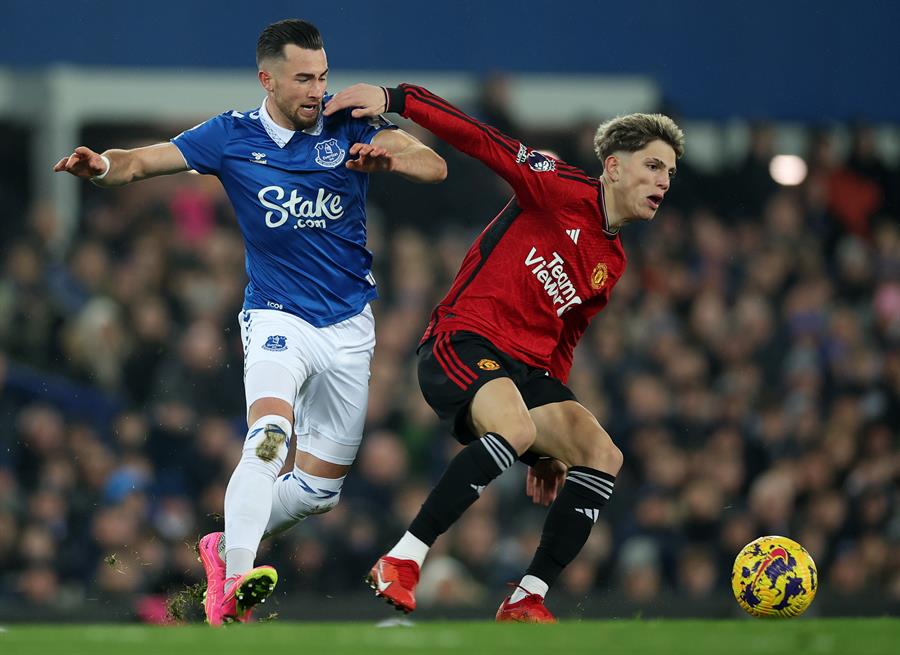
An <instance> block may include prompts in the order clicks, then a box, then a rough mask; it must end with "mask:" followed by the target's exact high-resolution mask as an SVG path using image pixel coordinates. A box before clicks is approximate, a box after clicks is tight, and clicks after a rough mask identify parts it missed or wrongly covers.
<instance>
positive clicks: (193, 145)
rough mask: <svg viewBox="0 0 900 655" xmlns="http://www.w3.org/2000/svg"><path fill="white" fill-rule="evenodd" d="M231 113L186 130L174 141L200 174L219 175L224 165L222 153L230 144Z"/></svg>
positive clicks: (189, 164)
mask: <svg viewBox="0 0 900 655" xmlns="http://www.w3.org/2000/svg"><path fill="white" fill-rule="evenodd" d="M230 113H231V112H225V113H224V114H219V115H218V116H215V117H213V118H210V119H209V120H208V121H205V122H203V123H200V124H199V125H196V126H195V127H192V128H191V129H189V130H185V131H184V132H182V133H181V134H179V135H178V136H176V137H175V138H174V139H172V143H174V144H175V145H176V146H177V147H178V149H179V150H180V151H181V154H182V155H184V160H185V161H186V162H187V164H188V166H190V167H191V168H192V169H193V170H195V171H197V172H198V173H210V174H213V175H217V174H218V173H219V169H220V167H221V163H222V153H223V152H224V150H225V145H226V144H227V143H228V137H229V132H230V126H231V118H230Z"/></svg>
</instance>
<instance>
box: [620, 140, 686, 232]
mask: <svg viewBox="0 0 900 655" xmlns="http://www.w3.org/2000/svg"><path fill="white" fill-rule="evenodd" d="M619 170H620V171H621V188H622V196H623V198H624V200H625V207H624V208H623V209H624V212H623V213H624V214H625V215H626V216H628V217H629V218H631V219H632V220H645V221H649V220H653V217H654V216H655V215H656V210H657V209H659V206H660V204H662V201H663V197H664V196H665V195H666V192H667V191H668V190H669V183H670V182H671V181H672V176H673V175H675V150H674V149H673V148H672V146H670V145H669V144H668V143H666V142H665V141H660V140H656V141H651V142H650V143H648V144H647V145H646V146H644V147H643V148H641V149H640V150H637V151H635V152H632V153H630V154H627V155H625V156H623V157H622V158H621V160H620V166H619Z"/></svg>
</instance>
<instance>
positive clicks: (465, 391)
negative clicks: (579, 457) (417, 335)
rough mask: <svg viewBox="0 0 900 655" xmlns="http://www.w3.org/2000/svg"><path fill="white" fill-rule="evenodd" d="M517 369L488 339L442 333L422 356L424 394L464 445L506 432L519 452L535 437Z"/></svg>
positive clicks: (421, 350) (420, 372)
mask: <svg viewBox="0 0 900 655" xmlns="http://www.w3.org/2000/svg"><path fill="white" fill-rule="evenodd" d="M519 366H521V365H519ZM515 368H516V363H515V362H514V361H511V360H509V359H508V358H507V357H506V356H505V355H504V354H503V353H501V352H499V351H497V349H496V348H494V346H493V345H492V344H491V343H490V342H489V341H487V340H486V339H484V338H483V337H480V336H478V335H474V334H471V333H467V332H453V333H442V334H438V335H437V336H435V337H434V338H432V339H429V340H428V341H426V342H425V343H424V344H422V346H421V347H420V348H419V352H418V378H419V387H420V388H421V390H422V395H423V396H424V397H425V401H426V402H427V403H428V404H429V405H430V406H431V408H432V409H433V410H434V411H435V413H436V414H437V415H438V416H439V417H440V418H441V419H442V420H444V421H448V422H450V423H451V425H452V430H453V436H454V437H456V439H457V440H459V441H460V442H461V443H464V444H466V443H469V442H470V441H473V440H474V439H478V438H480V437H481V436H482V435H483V434H484V433H485V432H496V433H498V434H501V435H502V436H503V437H504V438H505V439H506V440H507V441H509V442H510V443H511V444H512V445H513V446H514V447H516V448H517V449H520V448H519V446H520V444H521V443H525V444H526V445H525V447H526V448H527V443H530V440H531V439H533V438H534V426H533V425H532V424H531V419H530V418H529V417H528V412H527V410H526V409H525V405H524V404H523V402H522V397H521V395H520V394H519V392H518V390H517V389H516V385H515V383H514V381H513V376H514V375H515V374H516V370H515ZM510 369H513V370H510ZM520 450H521V449H520Z"/></svg>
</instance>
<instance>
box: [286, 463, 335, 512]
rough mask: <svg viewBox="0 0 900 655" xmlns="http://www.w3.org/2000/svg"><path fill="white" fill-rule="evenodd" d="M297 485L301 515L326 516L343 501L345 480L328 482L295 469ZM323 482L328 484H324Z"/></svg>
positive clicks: (294, 477)
mask: <svg viewBox="0 0 900 655" xmlns="http://www.w3.org/2000/svg"><path fill="white" fill-rule="evenodd" d="M292 478H293V481H294V482H295V483H296V484H297V501H298V504H299V505H300V507H299V508H295V509H298V510H299V514H301V515H303V516H307V515H310V514H325V513H326V512H330V511H331V510H333V509H334V508H335V507H337V505H338V503H339V502H340V501H341V490H342V488H343V482H344V479H343V478H340V479H336V480H326V479H324V478H317V477H315V476H311V475H309V474H307V473H304V472H303V471H300V470H299V469H297V468H295V469H294V472H293V473H292ZM323 482H325V483H327V484H323Z"/></svg>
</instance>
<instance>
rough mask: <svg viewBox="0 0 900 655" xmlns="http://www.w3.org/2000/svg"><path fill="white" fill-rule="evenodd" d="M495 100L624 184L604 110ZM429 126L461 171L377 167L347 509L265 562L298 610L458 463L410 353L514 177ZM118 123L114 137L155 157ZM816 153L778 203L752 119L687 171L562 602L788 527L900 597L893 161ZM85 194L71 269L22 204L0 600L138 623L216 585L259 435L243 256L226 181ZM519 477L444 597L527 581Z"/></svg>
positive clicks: (705, 564)
mask: <svg viewBox="0 0 900 655" xmlns="http://www.w3.org/2000/svg"><path fill="white" fill-rule="evenodd" d="M488 89H490V90H491V92H490V93H486V94H485V96H484V97H483V98H482V99H481V101H480V103H479V105H478V106H477V107H473V108H472V109H473V110H474V111H475V112H476V113H477V114H478V115H479V116H481V117H483V118H484V119H486V120H487V121H488V122H491V123H493V124H495V125H498V126H499V127H501V128H502V129H503V130H505V131H508V132H510V133H512V134H513V135H514V136H517V137H520V138H522V140H523V141H525V142H526V143H528V144H529V145H530V146H532V147H539V148H548V149H550V150H553V151H554V152H556V153H558V154H559V156H560V157H562V158H563V159H566V160H567V161H569V162H570V163H573V164H576V165H579V166H582V167H583V168H585V170H587V171H588V172H589V173H591V174H593V175H597V174H599V166H598V162H597V161H596V159H595V158H594V156H593V152H592V150H591V139H592V136H593V131H594V129H595V127H596V122H593V121H592V122H585V123H584V124H581V125H574V126H572V127H571V129H569V130H565V131H553V132H549V131H547V132H541V131H531V132H528V131H526V130H523V129H521V128H520V127H518V126H517V125H516V123H515V120H514V117H512V116H511V115H510V114H509V112H508V111H507V110H506V108H505V107H506V104H505V102H504V97H503V88H502V84H500V83H498V84H495V85H492V86H489V87H488ZM408 129H410V130H411V131H414V132H415V133H416V135H417V136H419V137H420V138H422V139H423V140H426V141H427V142H428V143H429V144H431V145H433V146H434V147H435V148H436V149H438V151H439V152H440V153H441V154H442V155H444V156H445V157H446V158H447V160H448V164H449V171H450V176H449V179H448V180H447V181H446V182H445V183H444V184H442V185H439V186H416V185H412V184H409V183H407V182H405V181H404V180H402V179H396V178H393V177H390V176H385V177H373V178H372V180H371V184H370V206H369V228H370V230H369V246H370V249H371V250H372V251H373V252H374V253H375V261H376V268H375V277H376V279H377V280H378V282H379V287H380V295H381V298H380V300H379V301H377V302H376V303H375V304H374V310H375V313H376V324H377V335H378V345H377V347H376V354H375V359H374V363H373V369H372V380H371V397H370V404H369V409H368V422H367V427H366V436H365V438H364V441H363V445H362V448H361V450H360V454H359V458H358V461H357V463H356V465H355V466H354V469H353V471H352V472H351V474H350V476H349V477H348V479H347V483H346V486H345V491H344V495H343V500H342V502H341V504H340V505H339V506H338V507H337V508H336V509H335V510H334V511H332V512H331V513H329V514H326V515H323V516H316V517H312V518H311V519H309V520H308V521H306V522H304V523H302V524H301V525H300V526H298V527H297V528H295V529H294V530H293V531H292V532H290V533H288V534H286V535H284V536H282V537H279V538H278V539H277V540H275V541H274V542H273V543H268V542H266V543H264V544H263V546H262V548H261V550H260V557H259V561H260V562H265V563H272V564H274V565H275V566H276V567H277V568H278V570H279V572H280V574H281V576H280V577H281V581H280V583H279V584H280V590H281V591H284V592H287V593H289V594H290V593H293V592H296V591H307V592H313V593H315V594H322V595H340V594H342V593H349V592H351V591H357V590H359V589H360V580H361V578H362V576H363V575H364V573H365V571H366V570H367V568H368V567H369V566H370V565H371V563H372V562H373V561H374V560H375V559H376V558H377V556H379V555H380V554H381V553H382V552H383V551H384V550H385V548H386V547H387V546H389V545H390V544H391V543H392V542H393V541H394V540H395V539H396V538H397V537H399V535H400V534H401V533H402V531H403V530H404V529H405V527H406V524H407V523H408V521H409V520H410V519H411V518H412V516H413V515H414V514H415V512H416V511H417V510H418V508H419V506H420V504H421V502H422V501H423V499H424V496H425V494H426V493H427V490H428V489H429V488H430V486H431V484H432V483H433V482H434V481H435V479H436V476H438V475H439V474H440V472H441V471H442V470H443V467H444V465H445V463H446V462H447V461H448V458H449V457H451V456H452V455H453V454H454V453H455V452H456V449H457V445H456V444H455V442H454V441H453V439H452V438H451V437H450V436H449V433H448V431H447V430H446V428H445V427H444V426H441V425H440V424H439V423H438V421H437V419H436V418H435V416H434V415H433V413H432V411H431V410H430V409H429V407H428V406H427V405H426V404H425V403H424V401H423V399H422V397H421V394H420V392H419V390H418V385H417V383H416V377H415V365H414V362H415V358H414V353H415V347H416V344H417V341H418V339H419V337H420V335H421V332H422V330H423V329H424V326H425V324H426V322H427V318H428V315H429V313H430V311H431V309H432V308H433V306H434V304H435V303H436V302H437V301H438V300H439V299H440V298H441V297H442V296H443V294H444V292H445V291H446V289H447V288H448V286H449V283H450V280H451V279H452V277H453V275H454V274H455V273H456V270H457V268H458V265H459V263H460V261H461V259H462V256H463V254H464V253H465V251H466V249H467V247H468V245H469V244H470V242H471V240H472V239H473V238H474V237H475V236H476V235H477V233H478V231H479V230H480V229H481V228H482V227H483V226H484V225H485V224H486V223H487V222H488V221H489V220H490V219H491V218H492V217H493V215H494V214H495V213H496V212H497V211H499V209H500V208H501V207H502V206H503V204H504V202H505V200H506V199H508V197H509V195H510V191H509V188H508V187H506V185H505V183H504V182H503V181H502V180H499V179H498V178H497V177H496V176H494V175H493V174H492V173H491V172H490V171H489V170H488V169H486V168H485V167H483V166H482V165H480V164H479V163H477V162H474V161H472V160H469V159H467V158H466V157H464V156H462V155H460V154H458V153H455V152H453V151H451V150H449V149H448V148H447V147H445V146H444V145H443V144H441V143H435V142H434V139H433V138H432V137H430V136H429V135H428V134H427V133H424V132H422V131H420V130H418V129H416V128H415V126H408ZM173 134H174V132H173ZM95 136H96V138H97V139H98V142H92V143H87V144H86V145H90V146H92V147H95V148H97V149H99V150H102V149H104V148H105V147H120V146H125V147H127V146H129V145H138V143H129V142H125V143H123V142H121V141H120V142H115V143H112V142H109V141H106V142H102V141H99V139H102V138H104V137H105V138H109V137H110V134H104V133H103V132H102V130H101V131H100V132H99V133H97V134H96V135H95ZM687 138H688V150H690V134H689V133H688V135H687ZM811 143H812V144H813V145H812V147H811V148H810V151H809V152H808V153H807V155H806V162H807V164H808V166H809V175H808V177H807V179H806V181H805V182H804V183H803V184H802V185H800V186H798V187H780V186H778V185H777V184H775V183H774V182H773V181H772V179H771V177H770V175H769V171H768V163H769V159H770V158H771V156H772V155H773V154H775V152H774V142H773V131H772V128H771V127H769V126H766V125H762V124H760V125H755V126H753V128H752V136H751V145H750V148H749V149H748V151H747V155H746V158H745V159H744V160H743V161H742V162H740V163H739V165H737V166H730V167H728V168H727V169H723V170H720V171H718V172H716V173H714V174H712V173H708V172H702V171H700V170H697V169H695V168H693V167H692V166H691V164H690V158H688V159H687V160H686V161H684V162H681V163H680V164H679V172H678V175H677V177H676V178H675V180H674V182H673V185H672V191H671V193H670V195H669V196H668V197H667V198H666V201H665V203H664V204H663V208H662V209H661V210H660V212H659V214H658V216H657V217H656V219H655V220H654V221H653V222H652V223H651V224H646V225H634V226H630V227H628V228H626V229H624V230H623V232H622V234H623V239H624V242H625V248H626V251H627V253H628V256H629V266H628V269H627V272H626V274H625V276H624V277H623V279H622V280H621V281H620V282H619V284H618V285H617V287H616V289H615V291H614V293H613V295H612V301H611V303H610V305H609V306H608V307H607V308H606V309H605V310H604V311H603V312H602V313H601V314H600V315H599V316H598V318H597V319H595V321H594V323H593V325H592V326H591V328H590V330H589V331H588V333H587V334H586V336H585V338H584V341H583V343H582V344H581V346H580V347H579V349H578V351H577V353H576V361H575V365H574V367H573V373H572V377H571V380H570V383H571V387H572V388H573V390H574V391H575V393H576V395H577V396H578V398H579V400H580V401H581V402H582V403H583V404H584V405H585V406H586V407H588V408H589V409H590V410H592V411H593V412H594V413H595V414H596V415H597V417H598V418H599V420H600V422H601V423H602V424H603V425H604V426H605V427H606V428H607V430H608V431H609V433H610V434H611V435H612V437H613V439H614V440H615V441H616V443H617V444H618V445H619V446H620V447H621V449H622V450H623V452H624V453H625V465H624V468H623V470H622V472H621V474H620V476H619V478H618V481H617V485H616V493H615V495H614V497H613V501H612V502H611V504H610V505H609V506H608V507H607V509H606V511H605V513H604V514H603V515H602V516H601V518H600V520H599V521H598V522H597V524H596V526H595V528H594V531H593V533H592V536H591V538H590V540H589V542H588V544H587V546H586V547H585V549H584V551H583V552H582V554H581V555H580V556H579V557H578V559H577V560H576V561H575V562H574V563H573V564H572V565H571V566H570V567H569V568H568V569H567V570H566V571H565V572H564V575H563V577H562V579H561V581H560V582H559V584H558V586H557V587H556V588H554V590H553V591H552V592H551V595H552V596H556V597H570V598H575V599H579V598H584V597H585V596H588V595H590V594H597V593H612V594H616V595H619V596H620V597H622V598H627V599H630V600H632V601H635V602H638V603H640V602H649V601H651V600H652V599H654V598H656V597H657V596H658V595H659V594H661V593H663V592H666V591H668V592H674V593H677V594H678V595H679V597H681V598H684V599H685V601H686V602H687V601H690V600H691V599H703V598H708V597H711V596H714V595H716V594H721V592H722V590H723V589H726V590H727V589H728V587H729V584H730V583H729V576H730V571H731V564H732V562H733V559H734V556H735V554H736V553H737V552H738V551H739V550H740V548H741V547H742V546H743V545H744V544H745V543H747V542H749V541H751V540H753V539H755V538H756V537H757V536H760V535H764V534H781V535H786V536H790V537H792V538H794V539H795V540H797V541H799V542H800V543H802V544H803V545H804V546H805V547H806V548H807V549H808V550H809V551H810V553H811V554H812V556H813V557H814V559H815V560H816V562H817V564H818V568H819V572H820V576H821V584H822V588H823V590H827V593H830V594H837V595H846V596H848V597H850V596H853V595H859V594H863V593H865V594H871V595H874V596H877V597H883V598H885V599H890V600H893V601H900V495H898V484H897V483H898V479H900V448H898V442H900V221H898V217H900V197H898V192H900V183H898V170H897V169H896V168H892V167H891V166H889V165H887V164H885V163H884V162H883V161H882V160H881V159H880V158H879V156H878V154H877V149H876V147H875V146H876V145H877V144H876V143H875V141H874V133H873V131H872V130H871V129H870V128H867V127H865V126H858V127H856V128H854V129H853V143H852V147H851V149H850V152H849V154H848V155H847V156H838V154H837V152H838V151H837V149H836V148H835V144H834V143H833V141H832V139H831V137H830V132H828V131H821V132H814V133H813V134H812V138H811ZM74 145H75V144H73V146H74ZM49 165H50V163H48V166H49ZM83 194H84V195H83V197H84V212H83V216H82V217H81V220H80V222H79V226H78V229H77V233H76V236H75V238H74V239H73V240H72V242H71V243H70V245H69V247H68V248H67V249H66V251H65V252H64V253H63V254H62V255H61V256H60V255H59V254H58V253H56V252H54V251H53V250H52V248H51V247H50V244H51V243H53V242H54V239H55V238H56V236H57V232H56V231H57V230H58V229H59V228H58V222H57V221H56V219H55V217H54V216H53V214H52V212H50V211H49V210H47V209H46V208H45V207H43V206H42V205H40V204H39V203H36V202H31V203H30V207H31V208H30V210H28V214H27V219H26V220H23V219H22V218H21V216H19V215H16V216H13V215H11V214H10V213H9V212H10V206H5V207H0V218H2V223H3V224H5V225H6V226H7V227H6V228H4V235H5V238H4V241H3V243H2V244H0V251H2V260H0V262H2V264H0V266H2V274H0V581H2V584H0V606H2V604H3V603H4V602H8V603H15V604H17V605H31V606H34V607H35V608H46V607H56V608H60V607H62V608H65V607H77V606H79V604H81V603H83V602H84V601H85V599H106V600H112V601H114V602H116V603H121V605H122V607H129V608H137V607H139V606H140V602H141V599H143V598H148V597H151V598H152V597H164V596H165V595H167V594H171V593H172V592H174V591H177V590H178V589H181V588H183V587H184V585H190V584H193V583H195V582H198V581H200V580H201V579H202V577H203V576H202V568H201V566H200V564H199V563H198V562H197V561H196V557H195V553H194V552H193V548H192V547H193V544H194V543H195V541H196V540H197V538H198V536H199V535H202V534H203V533H205V532H207V531H211V530H214V529H220V527H221V516H220V514H221V512H222V503H223V497H224V490H225V486H226V484H227V482H228V478H229V476H230V474H231V471H232V469H233V467H234V465H235V463H236V461H237V460H238V458H239V456H240V449H241V443H242V439H243V436H244V434H245V431H246V424H245V421H244V412H245V407H244V398H243V388H242V346H241V340H240V335H239V331H238V329H237V312H238V310H239V308H240V304H241V301H242V293H243V287H244V284H245V274H244V266H243V249H242V243H241V238H240V235H239V233H238V231H237V229H236V224H235V221H234V218H233V215H232V211H231V209H230V207H229V205H228V203H227V199H226V198H225V197H224V194H223V193H222V191H221V189H220V187H219V184H218V181H217V180H215V179H214V178H209V177H204V176H193V175H180V176H175V177H172V178H159V179H155V180H151V181H145V182H141V183H139V184H135V185H131V186H128V187H124V188H121V189H116V190H100V189H96V188H93V187H91V186H90V185H87V184H86V185H84V188H83ZM29 200H30V199H27V198H20V199H19V203H20V204H21V205H25V206H28V204H29ZM4 214H5V215H4ZM10 225H16V226H19V227H17V229H15V230H12V229H10V228H9V226H10ZM524 472H525V469H524V467H523V466H521V465H520V466H518V467H516V468H515V470H513V471H510V472H509V473H507V474H506V475H505V476H503V477H502V478H500V479H499V480H498V481H497V482H496V483H494V484H493V485H491V487H490V488H489V489H488V491H486V492H485V494H484V495H483V496H482V498H481V499H480V500H479V502H478V503H476V504H475V505H474V506H473V507H472V508H471V510H470V511H468V512H467V513H466V514H465V515H464V517H463V518H462V520H461V521H460V522H459V523H458V524H457V525H456V526H454V528H453V529H452V530H451V531H450V533H448V534H447V535H445V536H444V537H443V538H441V539H440V540H439V541H438V545H437V546H436V547H435V549H434V550H433V552H432V554H431V555H430V558H429V560H428V561H427V562H426V564H425V567H424V569H423V572H422V583H421V586H420V591H419V594H418V595H419V601H420V604H421V605H422V606H426V607H427V606H432V607H436V606H451V605H463V606H464V605H467V604H477V603H480V602H482V601H483V600H484V599H485V598H487V599H492V598H494V599H496V600H497V601H499V599H500V598H501V597H502V595H503V594H504V590H505V587H504V584H505V583H507V582H509V581H512V580H516V579H518V578H519V577H520V575H521V573H522V572H523V570H524V568H525V567H526V566H527V564H528V562H529V561H530V558H531V555H532V553H533V551H534V549H535V547H536V545H537V542H538V539H539V534H540V527H541V524H542V521H543V517H544V513H545V510H544V508H541V507H536V506H533V505H531V504H530V502H529V501H528V499H527V498H526V496H525V483H524ZM550 604H551V606H552V599H551V603H550ZM292 618H300V617H292Z"/></svg>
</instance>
